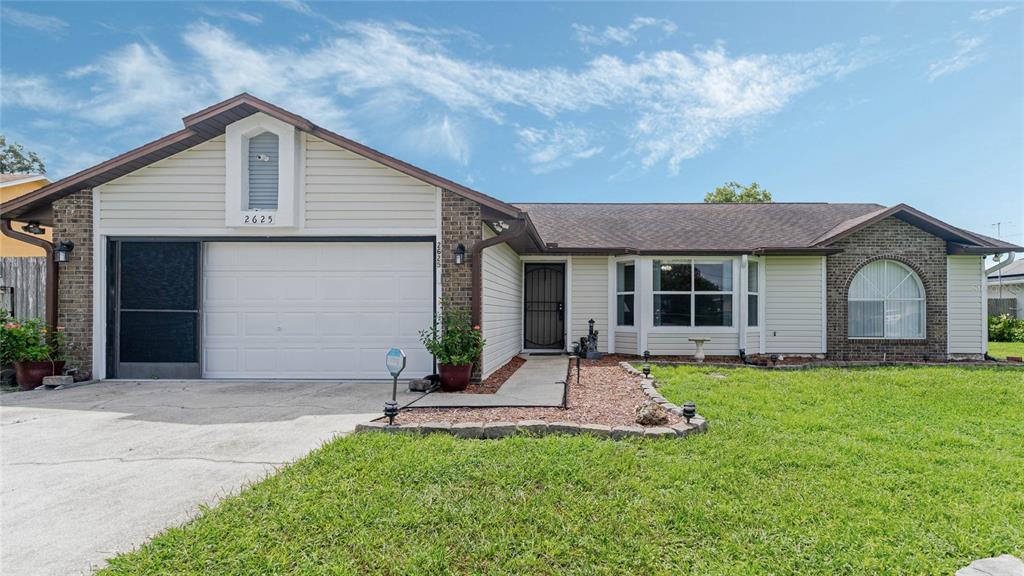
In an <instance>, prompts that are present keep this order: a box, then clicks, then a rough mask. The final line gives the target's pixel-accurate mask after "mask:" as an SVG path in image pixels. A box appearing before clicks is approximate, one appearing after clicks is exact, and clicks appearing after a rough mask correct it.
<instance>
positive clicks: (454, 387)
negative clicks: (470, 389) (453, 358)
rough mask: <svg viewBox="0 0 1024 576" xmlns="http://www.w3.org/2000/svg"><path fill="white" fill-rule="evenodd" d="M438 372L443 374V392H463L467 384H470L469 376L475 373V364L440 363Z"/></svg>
mask: <svg viewBox="0 0 1024 576" xmlns="http://www.w3.org/2000/svg"><path fill="white" fill-rule="evenodd" d="M437 373H438V375H440V376H441V390H442V391H443V392H461V391H463V390H465V389H466V386H469V377H470V376H472V374H473V365H472V364H463V365H459V366H456V365H454V364H438V365H437Z"/></svg>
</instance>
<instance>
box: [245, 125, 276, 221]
mask: <svg viewBox="0 0 1024 576" xmlns="http://www.w3.org/2000/svg"><path fill="white" fill-rule="evenodd" d="M246 140H247V142H246V143H247V147H248V152H247V153H248V166H247V168H248V173H247V174H246V177H247V178H248V182H246V188H247V190H248V197H247V198H246V205H247V207H248V209H249V210H277V196H278V174H279V172H280V156H281V154H280V150H279V145H278V142H279V141H280V138H278V136H277V134H274V133H273V132H260V133H259V134H256V135H255V136H251V137H249V138H247V139H246Z"/></svg>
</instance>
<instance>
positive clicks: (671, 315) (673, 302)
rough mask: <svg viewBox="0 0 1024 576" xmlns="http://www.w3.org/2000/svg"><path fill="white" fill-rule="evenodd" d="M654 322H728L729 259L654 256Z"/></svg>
mask: <svg viewBox="0 0 1024 576" xmlns="http://www.w3.org/2000/svg"><path fill="white" fill-rule="evenodd" d="M652 288H653V295H654V306H653V310H652V312H653V314H654V325H655V326H732V262H731V261H729V260H726V261H724V262H703V261H694V260H686V259H673V260H655V261H654V266H653V285H652Z"/></svg>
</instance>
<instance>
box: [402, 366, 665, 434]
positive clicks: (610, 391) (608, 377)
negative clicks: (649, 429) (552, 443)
mask: <svg viewBox="0 0 1024 576" xmlns="http://www.w3.org/2000/svg"><path fill="white" fill-rule="evenodd" d="M621 359H622V358H621V357H619V359H616V357H613V356H606V357H605V358H602V359H601V360H582V361H581V370H580V383H579V384H578V385H577V384H576V365H575V362H574V363H572V364H573V365H572V366H571V367H570V370H569V408H568V409H562V408H411V409H406V410H403V411H402V412H401V414H399V415H398V418H396V419H395V422H397V423H399V424H411V423H424V422H451V423H452V424H457V423H459V422H516V421H517V420H543V421H545V422H559V421H561V422H576V423H579V424H604V425H606V426H635V425H636V420H635V411H636V407H637V406H638V405H640V404H641V403H642V402H644V401H645V400H646V399H647V396H646V395H645V394H644V392H643V390H641V389H640V382H641V378H640V377H638V376H632V375H630V374H628V373H627V372H626V371H625V370H623V369H622V368H621V367H620V366H619V365H618V362H619V361H620V360H621ZM679 421H680V418H679V417H678V416H675V415H673V414H669V421H668V425H671V424H676V423H678V422H679Z"/></svg>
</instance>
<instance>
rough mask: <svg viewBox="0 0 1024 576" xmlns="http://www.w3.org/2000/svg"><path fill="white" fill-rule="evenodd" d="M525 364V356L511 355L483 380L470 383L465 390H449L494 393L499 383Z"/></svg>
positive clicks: (463, 392) (469, 392)
mask: <svg viewBox="0 0 1024 576" xmlns="http://www.w3.org/2000/svg"><path fill="white" fill-rule="evenodd" d="M523 364H526V359H525V358H520V357H519V356H513V357H512V359H511V360H509V361H508V362H506V363H505V365H504V366H502V367H501V368H498V369H497V370H495V371H494V372H492V373H491V375H490V376H488V377H487V379H485V380H484V381H483V382H481V383H479V384H470V385H469V386H467V387H466V389H465V390H462V391H460V392H451V394H494V393H495V392H497V391H498V389H499V388H501V385H502V384H504V383H505V382H507V381H508V379H509V378H511V377H512V375H513V374H515V373H516V370H519V367H520V366H522V365H523Z"/></svg>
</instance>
